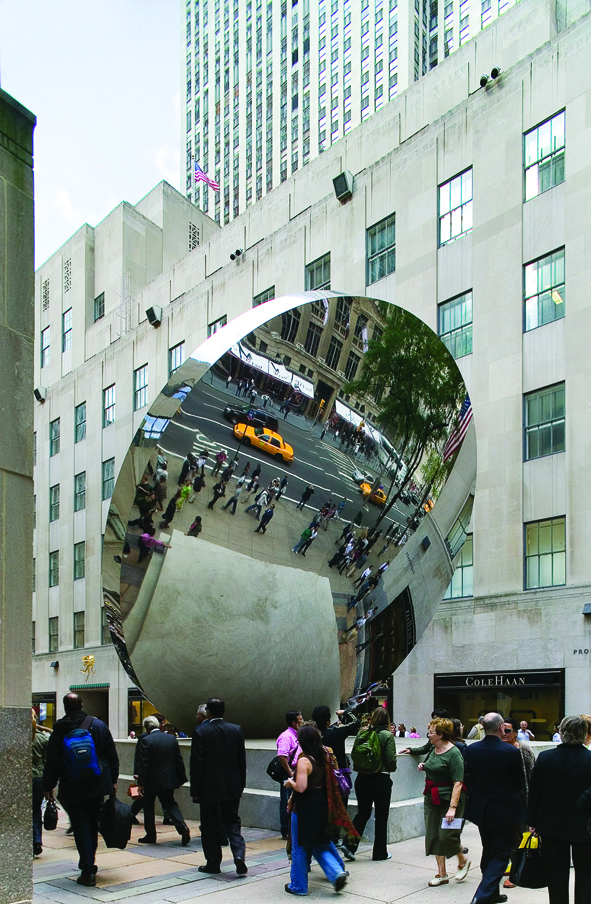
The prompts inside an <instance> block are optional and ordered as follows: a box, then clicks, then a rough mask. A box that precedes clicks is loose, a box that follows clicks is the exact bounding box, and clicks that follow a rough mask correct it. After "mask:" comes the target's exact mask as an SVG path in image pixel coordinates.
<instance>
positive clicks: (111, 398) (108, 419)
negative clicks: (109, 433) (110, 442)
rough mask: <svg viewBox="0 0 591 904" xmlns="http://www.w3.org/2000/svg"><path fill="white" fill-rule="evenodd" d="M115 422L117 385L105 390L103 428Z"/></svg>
mask: <svg viewBox="0 0 591 904" xmlns="http://www.w3.org/2000/svg"><path fill="white" fill-rule="evenodd" d="M114 421H115V384H114V383H113V384H112V386H107V388H106V389H103V427H108V426H109V424H113V423H114Z"/></svg>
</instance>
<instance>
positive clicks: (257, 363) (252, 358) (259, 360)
mask: <svg viewBox="0 0 591 904" xmlns="http://www.w3.org/2000/svg"><path fill="white" fill-rule="evenodd" d="M230 354H231V355H234V357H235V358H238V359H239V360H240V361H242V362H243V363H244V364H248V366H249V367H254V368H255V370H260V371H261V372H262V373H264V374H266V375H267V376H268V377H273V379H275V380H280V381H281V382H282V383H287V384H288V385H289V386H293V389H294V392H301V394H302V395H305V396H307V397H308V398H309V399H313V398H314V386H313V385H312V383H310V381H309V380H304V379H303V378H302V377H301V376H299V375H298V374H294V373H292V372H291V371H290V370H288V369H287V368H286V367H285V366H284V365H283V364H278V363H277V362H276V361H271V359H270V358H265V357H264V356H263V355H257V353H256V352H251V351H248V349H246V348H245V347H244V346H243V345H242V343H241V342H237V343H236V344H235V345H233V346H232V348H231V349H230Z"/></svg>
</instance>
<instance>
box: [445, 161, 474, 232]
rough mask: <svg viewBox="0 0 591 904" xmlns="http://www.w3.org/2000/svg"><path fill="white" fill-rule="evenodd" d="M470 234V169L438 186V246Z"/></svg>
mask: <svg viewBox="0 0 591 904" xmlns="http://www.w3.org/2000/svg"><path fill="white" fill-rule="evenodd" d="M468 232H472V167H470V169H467V170H465V171H464V172H463V173H460V175H459V176H455V177H454V178H453V179H450V180H449V182H444V183H443V185H440V186H439V244H440V245H446V244H447V243H448V242H453V241H454V240H455V239H458V238H459V237H460V236H462V235H466V233H468Z"/></svg>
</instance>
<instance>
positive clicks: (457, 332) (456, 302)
mask: <svg viewBox="0 0 591 904" xmlns="http://www.w3.org/2000/svg"><path fill="white" fill-rule="evenodd" d="M468 297H469V306H470V314H471V319H470V320H469V321H466V323H461V324H460V325H459V326H457V327H451V328H450V329H449V330H447V331H446V332H442V326H443V324H442V319H443V317H442V315H443V316H445V314H446V313H448V311H452V310H455V309H456V308H457V307H458V306H460V305H462V304H466V305H467V304H468V301H467V300H468ZM451 305H453V306H454V307H453V308H452V307H450V306H451ZM473 326H474V307H473V295H472V289H469V290H468V291H467V292H462V294H461V295H455V296H454V297H453V298H448V299H446V300H445V301H442V302H441V303H440V304H438V305H437V334H438V336H439V338H440V339H441V341H442V342H443V344H444V345H445V347H446V348H447V350H448V351H449V353H450V355H451V356H452V357H453V358H454V360H456V361H457V360H458V358H465V357H466V356H467V355H471V354H472V351H473V333H472V330H473ZM468 328H469V329H468ZM468 335H469V345H470V350H469V351H462V352H461V353H460V354H456V352H457V348H456V345H459V344H460V342H457V341H456V340H460V341H462V340H466V344H467V343H468V339H467V337H468ZM446 337H449V340H450V341H449V342H447V341H446Z"/></svg>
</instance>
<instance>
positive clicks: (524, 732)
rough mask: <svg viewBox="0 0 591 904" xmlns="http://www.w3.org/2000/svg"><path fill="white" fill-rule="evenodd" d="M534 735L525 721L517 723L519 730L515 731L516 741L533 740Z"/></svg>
mask: <svg viewBox="0 0 591 904" xmlns="http://www.w3.org/2000/svg"><path fill="white" fill-rule="evenodd" d="M535 739H536V736H535V735H534V734H533V733H532V732H531V731H530V730H529V728H528V727H527V722H526V721H525V720H524V721H523V722H520V723H519V731H518V732H517V740H518V741H535Z"/></svg>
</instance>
